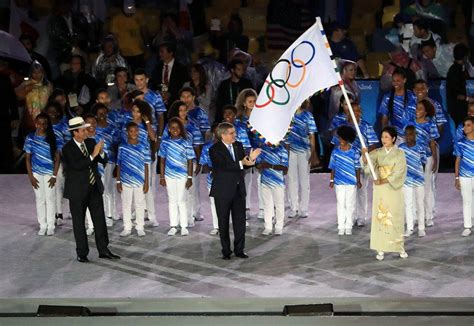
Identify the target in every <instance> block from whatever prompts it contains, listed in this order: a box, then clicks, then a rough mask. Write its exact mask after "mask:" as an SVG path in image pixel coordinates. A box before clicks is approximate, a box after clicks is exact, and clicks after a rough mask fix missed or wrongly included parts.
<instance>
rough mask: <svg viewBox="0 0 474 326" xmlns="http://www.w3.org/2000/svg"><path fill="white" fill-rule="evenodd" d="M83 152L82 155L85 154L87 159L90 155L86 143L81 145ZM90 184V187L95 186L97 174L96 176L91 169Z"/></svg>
mask: <svg viewBox="0 0 474 326" xmlns="http://www.w3.org/2000/svg"><path fill="white" fill-rule="evenodd" d="M81 151H82V154H84V156H85V157H88V156H89V153H87V149H86V146H85V145H84V143H82V144H81ZM89 184H90V185H94V184H95V174H94V171H92V168H91V167H90V168H89Z"/></svg>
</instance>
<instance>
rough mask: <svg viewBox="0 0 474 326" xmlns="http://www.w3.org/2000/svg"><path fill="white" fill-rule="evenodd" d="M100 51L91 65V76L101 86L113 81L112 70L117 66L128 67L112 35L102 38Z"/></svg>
mask: <svg viewBox="0 0 474 326" xmlns="http://www.w3.org/2000/svg"><path fill="white" fill-rule="evenodd" d="M101 50H102V51H101V53H100V54H99V56H98V57H97V59H96V61H95V63H94V66H93V67H92V76H94V77H95V79H96V81H97V83H98V84H99V85H101V86H102V87H105V86H109V85H111V84H113V83H114V79H115V76H114V72H115V69H116V68H117V67H123V68H126V69H127V68H128V64H127V61H126V60H125V58H124V57H122V56H121V55H120V52H119V48H118V44H117V41H116V40H115V38H114V37H113V35H108V36H106V37H105V38H104V39H103V40H102V46H101Z"/></svg>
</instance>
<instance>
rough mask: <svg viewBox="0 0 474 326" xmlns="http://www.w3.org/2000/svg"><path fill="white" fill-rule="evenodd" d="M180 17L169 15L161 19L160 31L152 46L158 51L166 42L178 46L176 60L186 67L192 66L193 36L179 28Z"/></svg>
mask: <svg viewBox="0 0 474 326" xmlns="http://www.w3.org/2000/svg"><path fill="white" fill-rule="evenodd" d="M178 23H179V22H178V16H177V15H176V14H174V13H167V14H165V15H164V16H163V17H162V19H161V28H160V31H159V32H158V33H157V34H156V36H155V38H154V39H153V42H152V45H153V47H154V48H155V49H158V48H159V47H160V45H161V44H163V43H165V42H169V43H174V44H176V55H175V57H176V60H177V61H178V62H179V63H181V64H183V65H185V66H189V65H191V53H192V52H193V35H192V34H191V33H190V32H189V31H186V30H185V29H183V28H180V27H179V26H178Z"/></svg>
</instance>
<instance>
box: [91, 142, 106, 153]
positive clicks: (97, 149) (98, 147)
mask: <svg viewBox="0 0 474 326" xmlns="http://www.w3.org/2000/svg"><path fill="white" fill-rule="evenodd" d="M103 149H104V140H103V139H101V140H100V141H99V142H98V143H97V144H95V146H94V150H93V151H92V157H93V158H95V157H96V156H97V155H99V154H100V153H102V150H103Z"/></svg>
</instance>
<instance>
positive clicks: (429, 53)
mask: <svg viewBox="0 0 474 326" xmlns="http://www.w3.org/2000/svg"><path fill="white" fill-rule="evenodd" d="M453 50H454V44H441V45H440V46H439V47H438V46H436V43H435V42H434V41H433V40H431V39H430V40H428V41H425V42H422V43H421V51H422V53H423V59H422V61H421V63H422V65H423V70H424V71H425V73H426V76H427V78H438V77H441V78H446V75H447V74H448V70H449V67H450V66H451V65H452V63H453Z"/></svg>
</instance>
